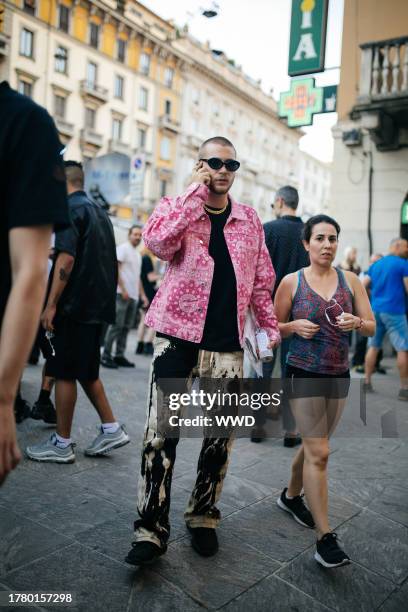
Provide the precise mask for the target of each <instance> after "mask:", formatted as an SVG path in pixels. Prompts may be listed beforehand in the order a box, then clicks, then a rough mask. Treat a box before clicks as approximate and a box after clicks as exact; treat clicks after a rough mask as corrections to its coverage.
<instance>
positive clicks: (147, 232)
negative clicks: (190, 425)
mask: <svg viewBox="0 0 408 612" xmlns="http://www.w3.org/2000/svg"><path fill="white" fill-rule="evenodd" d="M0 108H1V110H2V111H3V115H2V116H7V117H8V121H7V122H6V125H3V126H2V128H1V129H0V134H1V139H0V147H1V151H2V155H3V159H4V160H5V163H4V164H3V165H2V168H1V170H0V181H1V187H2V188H3V189H4V194H5V197H4V204H3V206H2V207H1V213H0V214H1V216H2V218H1V225H0V232H1V237H0V249H1V258H0V261H1V262H2V263H1V266H2V269H1V280H2V282H1V293H0V322H1V334H0V484H1V483H2V482H3V481H4V479H5V478H6V477H7V475H8V473H9V472H10V471H11V470H12V469H13V468H14V467H15V466H16V465H17V464H18V462H19V461H20V459H21V452H20V449H19V446H18V443H17V436H16V426H15V421H16V420H17V421H21V420H22V419H23V418H25V417H27V416H28V415H29V414H30V416H32V418H35V419H43V420H44V421H45V422H47V423H51V424H55V425H56V428H55V432H53V433H52V435H51V436H50V437H49V438H48V439H46V440H44V441H42V442H39V443H37V444H33V445H30V446H28V447H27V448H26V449H25V453H26V456H27V457H28V458H29V459H31V460H36V461H44V462H57V463H62V464H63V463H72V462H74V461H75V453H76V452H77V451H76V449H75V443H74V440H73V438H72V436H71V431H72V421H73V416H74V411H75V407H76V401H77V383H78V382H79V383H80V385H81V386H82V388H83V389H84V391H85V393H86V395H87V397H88V399H89V401H90V402H91V404H92V405H93V406H94V408H95V410H96V413H97V415H98V417H99V420H100V429H99V432H98V435H97V436H96V438H95V439H93V440H91V441H90V442H89V444H88V445H87V446H86V448H85V449H83V450H84V453H85V455H88V456H93V457H95V456H100V455H104V454H105V453H108V452H111V451H113V450H115V449H117V448H120V447H122V446H124V445H126V444H128V443H129V441H130V439H129V435H128V433H127V432H126V429H125V427H124V426H123V425H122V424H121V423H119V422H118V421H117V419H116V418H115V416H114V414H113V410H112V407H111V404H110V402H109V399H108V397H107V394H106V392H105V388H104V385H103V383H102V380H101V378H100V375H99V370H100V364H102V365H103V366H104V367H105V368H110V369H113V370H116V369H117V368H121V367H124V368H132V367H134V363H133V362H132V361H130V360H128V358H127V357H126V348H127V339H128V333H129V330H130V329H131V328H134V327H136V326H138V327H137V347H136V353H137V354H138V355H141V354H145V355H152V364H151V369H150V375H149V381H148V402H147V415H146V426H145V430H144V434H143V444H142V458H141V466H140V474H139V489H138V491H139V492H138V500H137V514H138V516H137V519H136V521H135V523H134V542H133V543H132V548H131V549H130V551H129V552H128V555H127V557H126V561H127V562H128V563H129V564H131V565H136V566H140V565H149V564H151V563H154V562H155V560H156V559H158V558H159V557H160V556H161V555H163V554H165V552H166V550H167V542H168V539H169V535H170V522H169V510H170V497H171V484H172V474H173V468H174V464H175V461H176V447H177V444H178V442H179V439H178V437H177V436H169V435H167V432H166V430H163V429H162V427H161V423H160V419H159V418H158V415H159V413H160V410H161V406H160V401H161V399H160V398H161V397H162V395H161V393H160V390H161V382H160V381H161V380H165V379H181V380H189V379H190V378H191V376H192V375H193V373H195V374H196V375H198V377H200V378H206V379H232V380H233V381H239V380H240V379H241V378H242V377H243V376H244V346H245V337H244V336H245V323H246V319H247V316H248V313H249V311H251V312H252V313H253V317H254V319H255V321H256V326H257V329H258V330H262V331H263V332H264V333H265V334H266V336H267V338H268V340H267V348H268V349H270V350H272V351H273V353H274V357H273V359H272V361H269V362H265V363H263V370H262V376H263V378H271V377H272V375H273V371H274V368H276V366H277V364H278V359H277V354H278V355H280V359H279V361H280V372H278V374H279V375H280V376H281V377H282V379H283V388H284V394H283V401H282V405H281V407H280V409H281V412H282V417H283V429H284V433H283V440H284V445H285V446H286V447H295V446H299V448H298V450H297V452H296V454H295V456H294V459H293V463H292V469H291V473H290V474H289V475H288V477H289V479H288V486H287V487H285V489H284V490H283V491H282V492H281V494H280V495H279V498H278V499H277V504H278V506H279V507H280V508H281V509H282V510H283V511H286V512H288V513H289V514H290V515H291V516H293V518H294V519H295V520H296V521H297V522H298V523H299V524H301V525H302V526H304V527H305V528H310V529H315V530H316V536H317V539H316V550H315V559H316V561H317V562H318V563H319V564H320V565H322V566H323V567H325V568H333V567H338V566H341V565H344V564H347V563H349V561H350V559H349V557H348V555H347V554H346V553H345V552H344V550H343V549H342V548H341V547H340V545H339V542H338V539H337V536H336V534H335V533H334V532H333V531H332V530H331V528H330V525H329V522H328V487H327V464H328V458H329V448H330V447H329V441H330V437H331V436H332V434H333V432H334V431H335V428H336V426H337V424H338V423H339V421H340V419H341V416H342V412H343V410H344V406H345V403H346V399H347V395H348V391H349V385H350V366H349V362H350V355H349V353H350V350H351V348H352V342H353V340H352V335H354V336H356V338H357V340H356V339H355V340H356V347H357V348H358V350H359V351H360V355H363V358H361V357H360V363H359V364H358V365H359V366H360V367H362V365H363V363H364V376H365V382H364V387H365V389H366V391H368V392H373V391H374V390H373V386H372V383H371V377H372V374H373V372H374V371H375V369H376V368H377V370H378V368H379V367H380V366H379V362H378V356H379V351H380V349H381V348H382V344H383V340H384V337H385V334H386V333H388V336H389V339H390V342H391V344H392V346H393V348H394V349H395V351H396V352H397V364H398V368H399V373H400V379H401V385H400V391H399V395H398V397H399V399H400V400H408V324H407V319H406V294H407V292H408V261H407V258H408V243H407V241H405V240H403V239H401V238H398V239H395V240H393V241H392V243H391V246H390V252H389V254H388V255H386V256H384V257H382V256H376V258H375V259H376V260H375V261H372V263H371V265H370V267H369V269H368V270H367V271H366V273H364V274H363V275H361V269H360V268H359V266H358V264H357V252H356V250H355V249H353V248H348V249H347V250H346V252H345V256H344V259H343V261H342V262H341V264H340V265H335V262H336V259H337V249H338V241H339V234H340V227H339V224H338V223H337V221H336V220H335V219H333V218H331V217H329V216H327V215H324V214H320V215H316V216H314V217H312V218H310V219H308V220H307V222H306V223H303V222H302V220H301V219H300V217H299V216H297V214H296V212H297V208H298V204H299V196H298V193H297V191H296V189H295V188H294V187H291V186H285V187H282V188H281V189H279V190H278V191H277V193H276V196H275V200H274V203H273V205H272V207H273V209H274V211H275V215H276V217H277V218H276V220H274V221H272V222H269V223H266V224H265V226H262V223H261V221H260V219H259V217H258V215H257V213H256V212H255V210H254V208H253V207H251V206H248V205H246V204H242V203H239V202H237V201H236V200H235V199H234V198H233V197H232V195H231V193H230V190H231V187H232V185H233V182H234V178H235V176H236V172H238V171H239V168H240V162H239V161H238V160H237V152H236V150H235V147H234V145H233V144H232V143H231V142H230V141H229V140H228V139H226V138H224V137H221V136H216V137H212V138H209V139H208V140H206V141H205V142H204V143H203V144H202V145H201V147H200V149H199V152H198V159H197V162H196V163H195V166H194V169H193V173H192V177H191V181H190V184H189V186H188V188H187V190H186V191H185V192H184V193H183V194H181V195H178V196H177V197H174V198H172V197H164V198H162V200H161V201H160V202H159V204H158V205H157V206H156V208H155V209H154V211H153V213H152V215H151V216H150V218H149V219H148V221H147V223H146V226H145V227H144V229H143V228H142V227H140V226H138V225H133V226H132V227H130V229H129V233H128V239H127V241H126V242H125V243H123V244H119V246H116V244H115V237H114V231H113V227H112V223H111V221H110V218H109V216H108V214H107V212H106V210H105V209H104V208H102V207H101V206H100V205H99V204H98V203H95V202H94V201H92V200H91V199H90V198H89V197H88V195H87V194H86V193H85V191H84V172H83V169H82V166H81V164H80V163H79V162H76V161H66V162H65V163H64V162H63V161H62V156H61V145H60V143H59V141H58V136H57V132H56V129H55V126H54V124H53V122H52V120H51V118H50V117H49V116H48V114H47V113H46V111H44V110H43V109H42V108H40V107H39V106H37V105H36V104H34V103H33V102H32V101H31V100H29V99H28V98H25V97H24V96H21V95H19V94H17V93H16V92H14V91H12V90H11V89H10V87H9V86H8V85H7V83H2V84H1V85H0ZM6 143H7V150H6ZM24 161H26V162H27V163H24ZM52 232H54V233H55V241H54V244H53V247H52V269H51V271H50V272H49V276H48V278H49V280H48V284H47V281H46V279H47V260H48V259H49V255H50V244H51V235H52ZM142 240H143V243H144V249H143V251H140V244H141V241H142ZM153 258H158V260H160V261H161V262H166V270H165V273H164V275H163V276H162V275H161V274H160V273H159V272H158V268H157V266H156V265H155V260H154V259H153ZM28 304H29V305H30V307H29V308H28V307H27V305H28ZM39 322H40V329H38V325H39ZM367 338H368V348H367ZM35 343H36V345H37V346H38V347H39V348H40V350H41V352H42V354H43V356H44V359H45V365H44V368H43V376H42V381H41V385H40V386H41V390H40V392H39V397H38V400H37V401H36V403H35V405H34V406H33V409H32V410H31V411H29V410H28V408H27V404H26V402H24V400H23V399H22V398H21V397H19V395H18V388H19V383H20V378H21V376H22V372H23V368H24V365H25V363H26V361H27V360H28V359H29V354H30V350H31V349H32V346H33V344H35ZM356 352H357V351H356ZM53 388H54V389H55V408H54V405H53V403H52V400H51V392H52V389H53ZM19 402H20V403H19ZM22 406H23V408H22ZM267 416H268V415H267V414H266V412H265V411H259V412H258V415H257V421H256V425H255V427H254V429H253V431H252V435H251V440H252V441H253V442H258V443H259V442H261V441H262V440H263V439H264V438H265V429H264V425H265V419H266V418H267ZM233 440H234V436H233V435H232V433H231V435H228V436H222V437H221V436H220V437H217V436H215V437H214V436H207V435H205V432H204V436H203V442H202V448H201V451H200V455H199V458H198V464H197V476H196V481H195V484H194V487H193V490H192V492H191V496H190V499H189V502H188V504H187V508H186V511H185V514H184V519H185V522H186V526H187V529H188V530H189V532H190V534H191V543H192V546H193V548H194V549H195V551H196V552H197V553H198V554H200V555H202V556H212V555H214V554H216V552H217V550H218V547H219V543H218V538H217V532H216V528H217V526H218V525H219V523H220V520H221V513H220V511H219V509H218V508H217V503H218V501H219V499H220V496H221V493H222V487H223V483H224V479H225V476H226V474H227V469H228V463H229V459H230V455H231V452H233V451H232V449H233ZM129 477H130V478H131V477H132V476H131V475H129ZM305 500H306V503H305Z"/></svg>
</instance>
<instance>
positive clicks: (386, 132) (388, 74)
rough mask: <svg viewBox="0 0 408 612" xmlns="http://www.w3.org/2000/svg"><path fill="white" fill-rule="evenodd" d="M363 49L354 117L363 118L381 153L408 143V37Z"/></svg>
mask: <svg viewBox="0 0 408 612" xmlns="http://www.w3.org/2000/svg"><path fill="white" fill-rule="evenodd" d="M360 48H361V72H360V93H359V96H358V98H357V104H356V105H355V106H354V108H353V110H352V113H351V118H352V119H360V120H361V126H362V127H365V128H367V129H368V130H369V132H370V135H371V137H372V139H373V140H374V142H375V144H376V146H377V149H378V150H379V151H390V150H396V149H399V148H401V147H403V146H406V145H407V144H408V139H407V132H406V130H407V129H408V36H403V37H401V38H393V39H388V40H382V41H377V42H371V43H364V44H363V45H361V46H360Z"/></svg>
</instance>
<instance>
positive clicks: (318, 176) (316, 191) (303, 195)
mask: <svg viewBox="0 0 408 612" xmlns="http://www.w3.org/2000/svg"><path fill="white" fill-rule="evenodd" d="M299 158H300V159H299V174H298V183H299V214H300V215H301V216H302V217H303V218H304V219H307V218H309V217H312V216H313V215H317V214H318V213H326V214H327V212H328V210H329V202H330V189H331V170H332V168H331V164H329V163H325V162H322V161H320V160H318V159H316V158H315V157H313V156H312V155H309V154H308V153H306V152H305V151H300V156H299Z"/></svg>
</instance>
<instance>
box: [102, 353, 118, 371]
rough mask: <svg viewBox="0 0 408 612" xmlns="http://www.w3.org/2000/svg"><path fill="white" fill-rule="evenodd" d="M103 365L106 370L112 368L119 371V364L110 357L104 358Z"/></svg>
mask: <svg viewBox="0 0 408 612" xmlns="http://www.w3.org/2000/svg"><path fill="white" fill-rule="evenodd" d="M101 364H102V365H103V367H104V368H110V369H111V370H117V369H118V364H117V363H115V361H113V359H112V357H108V356H105V357H102V359H101Z"/></svg>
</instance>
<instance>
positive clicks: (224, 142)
mask: <svg viewBox="0 0 408 612" xmlns="http://www.w3.org/2000/svg"><path fill="white" fill-rule="evenodd" d="M211 143H214V144H217V145H221V146H222V147H231V149H234V154H235V156H236V155H237V150H236V148H235V147H234V145H233V144H232V142H231V141H230V140H228V138H225V137H224V136H212V137H211V138H207V140H204V142H203V143H202V145H201V146H200V148H199V150H198V157H202V153H203V149H204V148H205V147H206V146H207V145H208V144H211Z"/></svg>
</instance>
